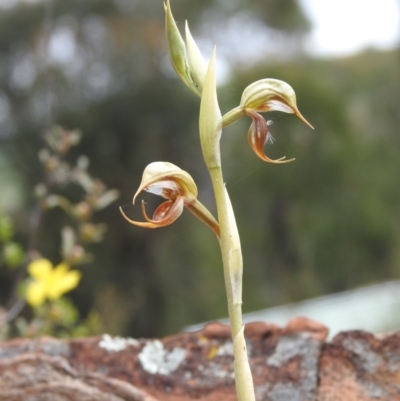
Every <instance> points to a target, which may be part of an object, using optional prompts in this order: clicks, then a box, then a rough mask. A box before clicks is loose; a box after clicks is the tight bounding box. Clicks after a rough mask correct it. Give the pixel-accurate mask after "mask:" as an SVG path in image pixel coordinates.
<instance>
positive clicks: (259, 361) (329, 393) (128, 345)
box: [0, 318, 400, 401]
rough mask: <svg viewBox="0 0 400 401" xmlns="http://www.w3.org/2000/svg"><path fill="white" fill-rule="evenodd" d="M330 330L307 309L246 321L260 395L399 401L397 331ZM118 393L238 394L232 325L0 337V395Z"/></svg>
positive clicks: (62, 398)
mask: <svg viewBox="0 0 400 401" xmlns="http://www.w3.org/2000/svg"><path fill="white" fill-rule="evenodd" d="M327 334H328V329H327V328H326V327H325V326H323V325H321V324H319V323H316V322H313V321H310V320H308V319H305V318H297V319H294V320H292V321H290V322H289V323H288V325H287V326H286V327H284V328H281V327H278V326H275V325H270V324H267V323H261V322H258V323H252V324H248V325H247V326H246V329H245V336H246V340H247V347H248V351H249V354H250V364H251V369H252V372H253V377H254V384H255V389H256V397H257V401H356V400H357V401H380V400H382V401H383V400H384V401H400V332H396V333H391V334H385V335H379V336H376V335H373V334H370V333H366V332H363V331H348V332H342V333H340V334H338V335H337V336H335V337H334V338H333V339H332V340H331V341H329V342H327V341H326V338H327ZM122 400H124V401H183V400H185V401H191V400H201V401H234V400H236V395H235V388H234V380H233V355H232V342H231V339H230V331H229V328H228V327H227V326H224V325H221V324H218V323H213V324H209V325H208V326H206V327H205V328H204V329H203V330H201V331H198V332H193V333H179V334H176V335H173V336H170V337H166V338H164V339H161V340H158V339H137V340H136V339H126V338H119V337H110V336H107V335H104V336H102V337H92V338H81V339H73V340H68V341H62V340H56V339H54V338H49V337H43V338H39V339H33V340H32V339H13V340H10V341H6V342H3V343H0V401H122Z"/></svg>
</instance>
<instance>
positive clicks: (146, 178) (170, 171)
mask: <svg viewBox="0 0 400 401" xmlns="http://www.w3.org/2000/svg"><path fill="white" fill-rule="evenodd" d="M143 190H145V191H147V192H151V193H153V194H156V195H160V196H162V197H163V198H165V199H167V201H166V202H163V203H161V205H160V206H158V207H157V209H156V210H155V212H154V214H153V218H149V217H148V216H147V214H146V210H145V207H144V201H142V212H143V215H144V218H145V219H146V221H145V222H140V221H133V220H131V219H129V218H128V217H127V216H126V215H125V213H124V212H123V210H122V208H120V211H121V213H122V215H123V216H124V218H125V219H126V220H128V221H129V222H130V223H131V224H134V225H136V226H140V227H146V228H158V227H164V226H168V225H169V224H172V223H173V222H174V221H175V220H176V219H177V218H178V217H179V216H180V215H181V214H182V212H183V207H184V206H186V207H187V208H188V209H189V210H190V211H191V212H192V213H193V214H194V215H195V216H196V217H198V218H199V219H200V220H201V221H202V222H203V223H205V224H207V225H208V226H209V227H210V228H211V229H212V230H213V231H214V232H215V234H216V235H217V236H218V237H219V225H218V222H217V221H216V220H215V218H214V217H213V216H212V214H211V213H210V212H209V211H208V210H207V209H206V208H205V207H204V206H203V205H202V204H201V203H200V202H199V201H198V200H197V187H196V184H195V183H194V181H193V178H192V177H191V176H190V175H189V174H188V173H187V172H186V171H183V170H181V169H180V168H179V167H177V166H175V165H174V164H172V163H168V162H154V163H151V164H149V165H148V166H147V167H146V168H145V170H144V172H143V177H142V182H141V183H140V186H139V189H138V190H137V192H136V194H135V196H134V197H133V203H135V200H136V197H137V196H138V195H139V193H140V192H141V191H143Z"/></svg>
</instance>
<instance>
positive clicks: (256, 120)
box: [247, 113, 294, 164]
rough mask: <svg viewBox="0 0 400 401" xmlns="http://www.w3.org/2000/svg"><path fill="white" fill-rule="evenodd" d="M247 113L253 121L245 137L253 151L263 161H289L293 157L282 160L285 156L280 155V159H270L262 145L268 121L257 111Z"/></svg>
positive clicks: (266, 136)
mask: <svg viewBox="0 0 400 401" xmlns="http://www.w3.org/2000/svg"><path fill="white" fill-rule="evenodd" d="M248 115H249V116H250V117H251V118H252V120H253V122H252V123H251V126H250V129H249V132H248V134H247V139H248V141H249V144H250V146H251V148H252V149H253V151H254V153H255V154H256V155H257V156H258V157H259V158H260V159H261V160H263V161H265V162H268V163H275V164H282V163H289V162H291V161H293V160H294V159H290V160H284V159H285V157H281V158H280V159H276V160H274V159H270V158H269V157H268V156H267V155H266V154H265V153H264V145H265V142H266V141H267V138H268V132H269V131H268V123H267V122H266V121H265V119H264V118H263V117H262V116H261V115H259V114H258V113H248Z"/></svg>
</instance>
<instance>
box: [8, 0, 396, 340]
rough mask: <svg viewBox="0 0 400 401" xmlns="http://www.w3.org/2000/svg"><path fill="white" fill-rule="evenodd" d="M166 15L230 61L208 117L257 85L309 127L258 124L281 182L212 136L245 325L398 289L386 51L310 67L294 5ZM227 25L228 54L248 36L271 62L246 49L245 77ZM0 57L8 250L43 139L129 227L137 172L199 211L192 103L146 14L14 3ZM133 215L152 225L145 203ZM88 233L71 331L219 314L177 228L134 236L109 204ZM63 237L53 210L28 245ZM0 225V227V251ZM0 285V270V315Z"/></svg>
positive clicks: (45, 248) (243, 129) (155, 14)
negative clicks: (308, 303)
mask: <svg viewBox="0 0 400 401" xmlns="http://www.w3.org/2000/svg"><path fill="white" fill-rule="evenodd" d="M283 4H285V7H283ZM173 7H174V15H175V17H176V19H177V20H178V26H179V27H180V28H182V27H183V26H184V19H186V18H187V19H188V20H189V21H190V25H191V30H192V34H193V36H194V37H195V38H196V40H198V38H199V37H200V41H199V44H200V46H201V45H202V44H203V45H204V47H205V48H206V50H207V48H211V45H212V44H213V43H212V42H207V37H209V36H211V39H212V41H216V42H217V45H218V52H219V55H220V56H221V58H222V59H223V60H225V61H226V60H229V62H231V63H232V64H231V69H229V70H228V71H227V73H226V76H225V77H224V85H223V86H222V87H220V89H219V100H220V105H221V109H222V112H223V113H224V112H227V111H228V110H229V109H230V108H232V107H234V106H236V105H237V104H238V102H239V100H240V95H241V93H242V90H243V89H244V88H245V87H246V86H247V85H248V84H250V83H251V82H253V81H255V80H257V79H261V78H266V77H271V78H277V79H282V80H284V81H287V82H288V83H289V84H290V85H291V86H292V87H293V88H294V89H295V91H296V94H297V98H298V106H299V109H300V111H301V112H302V114H303V115H304V116H305V117H306V118H307V120H309V121H310V122H311V123H312V124H313V125H314V127H315V131H310V130H309V129H308V128H307V127H306V126H305V125H303V124H302V123H301V122H300V121H299V120H298V119H296V118H294V117H293V116H291V115H282V113H280V114H276V115H274V114H273V113H270V114H271V115H268V116H266V117H267V118H268V119H272V120H273V122H274V123H273V125H272V126H271V127H270V131H271V133H272V134H273V135H274V137H275V138H276V142H275V143H274V145H272V146H271V145H267V146H269V149H268V155H269V156H271V157H273V158H276V157H281V156H284V155H286V156H287V157H288V158H291V157H295V158H296V161H295V162H293V163H290V164H288V165H283V166H275V165H267V164H264V163H262V162H260V161H259V160H258V159H257V158H256V157H255V156H254V154H253V152H252V151H251V149H250V147H248V146H247V138H246V134H247V129H248V123H249V122H243V123H242V124H241V125H240V123H238V124H235V125H234V126H232V127H229V128H228V129H226V130H225V131H224V137H223V139H222V148H223V153H224V154H223V162H224V171H225V174H226V181H227V186H228V187H229V188H230V193H231V198H232V202H233V206H234V208H235V213H236V215H237V221H238V226H239V230H240V232H241V238H242V244H243V253H244V268H245V271H244V294H243V299H244V305H243V306H244V311H252V310H255V309H261V308H265V307H267V306H273V305H276V304H280V303H284V302H290V301H296V300H300V299H304V298H308V297H313V296H317V295H321V294H326V293H329V292H335V291H340V290H344V289H349V288H353V287H356V286H359V285H364V284H368V283H372V282H377V281H382V280H386V279H392V278H397V277H398V276H399V274H400V272H399V266H400V251H399V249H400V186H399V185H398V183H397V181H398V172H399V171H400V158H399V151H400V137H399V135H398V126H399V122H400V121H399V120H400V114H399V113H398V104H399V103H400V102H399V100H400V99H399V97H400V69H399V68H398V66H399V61H400V60H399V58H400V52H399V50H395V51H391V52H378V51H375V50H370V51H367V52H365V53H364V54H360V55H358V56H354V57H350V58H346V59H338V60H315V59H310V58H308V57H307V56H306V55H305V54H303V53H302V48H301V46H300V45H301V40H302V38H303V37H304V35H305V34H306V33H307V29H308V28H309V24H308V22H307V20H306V18H305V17H304V16H303V15H302V13H301V9H300V8H299V6H298V3H297V2H296V1H292V0H290V1H289V0H285V1H282V0H276V1H275V0H274V1H273V0H269V1H265V2H259V1H243V0H237V1H232V2H221V1H216V0H215V1H213V0H208V1H204V2H191V3H189V2H185V1H182V0H176V1H174V2H173ZM244 16H245V18H244ZM213 18H217V19H218V20H219V21H224V22H226V24H225V25H223V28H222V30H221V31H215V30H214V31H213V30H212V29H211V28H210V25H211V23H212V22H213V21H211V22H209V21H210V20H212V19H213ZM235 18H236V20H239V21H248V25H244V26H243V30H242V31H241V32H240V35H239V38H240V36H241V34H243V36H244V38H245V39H246V40H250V39H249V37H251V34H252V31H251V26H252V25H251V23H250V22H251V21H254V24H255V26H257V29H258V28H259V27H260V26H264V27H268V29H269V31H268V32H272V34H271V36H270V39H271V41H274V40H279V43H282V44H287V47H282V49H280V50H279V51H275V50H274V51H275V53H274V51H270V48H269V47H268V46H269V44H268V43H265V44H260V41H259V40H257V39H258V38H257V37H254V41H255V42H256V45H257V46H258V47H257V48H256V49H255V53H254V54H255V55H254V60H257V65H256V64H255V61H254V60H253V59H248V60H246V62H243V58H241V56H240V54H239V53H240V48H239V47H238V44H237V42H235V41H234V39H235V35H234V34H233V33H232V32H231V31H229V29H228V28H229V24H228V22H229V21H235ZM240 18H242V19H240ZM249 21H250V22H249ZM214 25H216V24H214ZM271 30H272V31H271ZM246 32H250V34H247V35H246V34H245V33H246ZM257 34H259V35H260V36H261V34H262V32H261V31H260V32H258V33H257ZM232 38H233V39H232ZM46 40H47V41H49V44H48V45H47V46H46ZM225 41H227V42H228V44H227V45H224V43H225ZM241 46H242V47H243V48H244V49H246V48H248V47H250V46H251V43H247V42H246V43H241ZM260 46H261V47H260ZM272 47H273V46H272ZM264 52H265V53H266V54H267V55H268V56H266V57H265V59H264V58H263V57H260V55H262V54H263V53H264ZM0 53H1V58H0V165H1V172H0V185H2V187H3V191H2V194H0V201H1V203H2V204H3V209H4V211H5V212H6V214H7V216H10V217H11V218H12V220H13V221H14V224H15V231H16V241H18V242H19V243H21V244H24V245H25V244H26V242H27V241H28V236H29V232H28V231H29V224H28V223H29V219H30V217H29V211H30V210H32V207H33V205H34V204H35V197H34V196H33V191H32V188H33V187H34V185H35V184H36V183H37V182H40V177H41V164H40V162H39V160H38V152H39V150H40V149H41V148H42V146H43V145H42V143H43V135H44V133H45V132H46V130H47V129H48V128H49V126H50V125H52V124H53V123H58V124H61V125H62V126H64V127H66V128H67V129H75V128H79V129H80V130H82V132H83V133H84V135H83V137H82V139H81V144H80V146H79V149H75V148H74V149H72V150H71V152H70V153H69V154H68V156H67V159H68V160H76V158H77V156H78V155H80V154H84V155H87V156H88V157H89V159H90V161H91V163H90V166H89V167H88V170H89V171H90V172H91V173H92V174H93V175H95V176H98V177H101V179H102V180H104V182H105V183H106V184H107V186H109V187H112V188H117V189H118V190H119V191H120V192H121V197H120V204H121V205H122V206H123V207H124V211H125V212H126V213H127V214H129V215H130V216H131V217H132V218H136V217H137V218H138V219H140V218H141V212H140V207H138V206H135V207H133V206H132V205H131V199H132V196H133V194H134V192H135V191H136V189H137V187H138V184H139V182H140V179H141V174H142V171H143V168H144V167H145V166H146V165H147V164H149V163H150V162H152V161H157V160H160V161H169V162H172V163H174V164H176V165H178V166H180V167H181V168H183V169H185V170H187V171H188V172H189V173H190V174H191V175H192V176H193V177H194V179H195V180H196V183H197V186H198V188H199V192H200V197H199V199H200V200H201V202H202V203H204V204H205V205H206V206H207V207H208V208H209V209H210V210H215V208H214V205H213V195H212V189H211V186H210V181H209V179H208V176H207V173H206V171H205V168H204V166H203V162H202V159H201V155H200V149H199V139H198V104H199V100H198V99H197V98H196V97H195V96H193V95H192V94H191V93H189V92H188V91H187V90H186V88H185V87H183V85H182V84H181V83H180V82H179V81H178V79H177V78H176V77H175V76H174V73H173V71H172V68H171V67H170V65H169V60H168V56H167V49H166V44H165V35H164V15H163V7H162V2H161V1H160V2H149V1H145V0H137V1H131V0H129V1H128V0H114V1H110V0H90V1H89V0H85V1H84V2H78V1H72V2H65V1H63V0H57V1H53V2H50V1H47V2H43V3H42V2H38V3H33V4H25V3H21V4H20V5H17V6H14V7H13V8H10V9H9V10H6V9H4V10H2V11H0ZM227 55H230V56H227ZM205 56H206V57H207V56H208V54H207V53H206V52H205ZM224 57H225V58H224ZM235 57H237V59H235ZM283 59H284V60H285V62H282V60H283ZM259 60H262V62H260V61H259ZM236 61H237V62H236ZM232 66H233V67H232ZM10 177H13V179H12V180H11V181H12V182H11V183H10ZM11 184H12V185H11ZM6 189H7V190H6ZM69 196H71V197H72V198H73V199H78V198H79V196H80V193H79V192H74V191H72V192H71V193H69ZM74 197H75V198H74ZM146 201H148V202H149V205H148V208H149V209H148V210H150V208H151V207H152V206H154V205H155V203H152V202H156V199H154V197H151V198H149V199H147V198H146ZM98 221H101V222H105V223H106V224H107V226H108V231H107V233H106V234H105V236H104V238H105V239H104V242H103V243H102V245H101V246H97V245H96V244H94V245H93V248H92V251H93V253H94V254H95V255H96V258H95V259H94V260H93V262H92V263H89V264H88V265H86V267H85V270H84V273H83V278H82V282H81V284H80V286H79V287H78V289H77V290H76V291H74V293H73V294H72V299H73V301H74V303H75V304H77V305H78V306H79V311H80V314H81V317H82V318H85V317H86V316H87V315H88V314H89V311H91V310H93V309H94V310H96V311H97V313H98V314H99V316H101V322H102V325H103V326H102V327H104V330H106V331H107V332H110V333H114V334H122V335H131V336H159V335H163V334H167V333H171V332H174V331H176V330H179V329H181V328H182V327H183V326H185V325H189V324H193V323H196V322H199V321H204V320H209V319H214V318H219V317H223V316H225V315H226V301H225V292H224V289H223V275H222V267H221V262H220V255H219V249H218V245H217V244H216V243H215V240H214V238H213V234H212V233H211V232H210V230H208V229H207V228H206V227H203V225H202V224H198V222H197V221H196V219H194V218H193V217H192V216H191V215H190V214H188V213H184V214H183V216H182V217H181V218H180V219H179V220H178V221H177V222H176V223H175V224H174V225H173V226H171V227H168V228H165V229H160V230H145V229H140V228H136V227H133V226H130V225H129V224H126V222H125V221H124V220H123V218H122V217H121V216H120V214H119V211H118V208H117V207H116V205H115V204H113V206H112V207H109V208H107V209H104V210H101V211H100V212H99V213H98ZM4 224H5V226H4V227H3V225H4ZM64 225H65V215H64V214H63V213H61V212H60V210H59V209H52V210H51V211H49V213H47V214H46V215H45V216H44V218H43V222H42V228H41V230H40V232H39V233H38V234H37V239H36V242H37V244H38V249H39V251H40V252H42V253H43V254H46V255H48V257H49V258H51V259H53V260H55V259H57V257H58V255H59V250H60V247H61V239H60V238H59V233H60V230H61V227H63V226H64ZM6 226H7V224H6V223H3V222H1V221H0V231H1V235H6V237H7V235H8V234H7V227H6ZM4 233H5V234H4ZM50 239H51V241H50ZM11 283H12V280H11V277H10V275H9V274H8V273H6V272H5V271H4V270H1V269H0V301H2V302H5V301H6V300H7V298H8V296H9V293H10V288H11Z"/></svg>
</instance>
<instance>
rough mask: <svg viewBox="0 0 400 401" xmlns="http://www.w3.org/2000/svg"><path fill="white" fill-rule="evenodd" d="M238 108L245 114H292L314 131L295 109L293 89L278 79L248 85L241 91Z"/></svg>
mask: <svg viewBox="0 0 400 401" xmlns="http://www.w3.org/2000/svg"><path fill="white" fill-rule="evenodd" d="M239 107H240V108H242V109H243V110H244V112H245V114H249V113H251V112H259V113H260V112H266V111H283V112H284V113H293V114H295V115H296V116H297V117H299V118H300V119H301V120H302V121H303V122H304V123H305V124H307V125H308V126H309V127H310V128H312V129H314V127H313V126H312V125H311V124H310V123H309V122H308V121H307V120H306V119H305V118H304V117H303V116H302V114H301V113H300V111H299V109H298V108H297V104H296V94H295V92H294V90H293V88H292V87H291V86H290V85H289V84H287V83H286V82H284V81H280V80H278V79H272V78H269V79H261V80H260V81H256V82H254V83H252V84H251V85H249V86H248V87H247V88H246V89H245V90H244V91H243V94H242V98H241V100H240V106H239Z"/></svg>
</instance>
